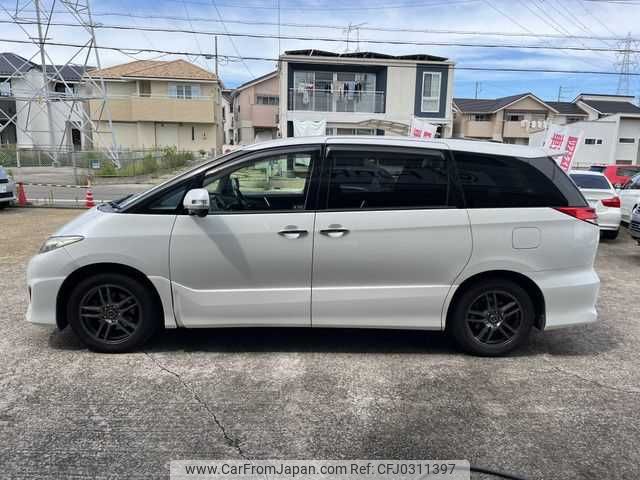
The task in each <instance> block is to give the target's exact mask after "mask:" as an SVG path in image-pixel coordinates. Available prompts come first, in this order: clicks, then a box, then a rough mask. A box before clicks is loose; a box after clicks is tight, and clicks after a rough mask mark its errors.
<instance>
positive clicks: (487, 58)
mask: <svg viewBox="0 0 640 480" xmlns="http://www.w3.org/2000/svg"><path fill="white" fill-rule="evenodd" d="M21 1H22V0H21ZM51 1H52V0H43V3H44V4H45V5H51ZM277 3H278V0H249V1H242V0H217V1H216V2H215V4H214V2H213V1H212V0H153V1H151V0H140V1H135V2H131V1H125V0H108V1H96V0H94V1H92V8H93V10H94V12H95V13H96V16H95V20H96V21H97V22H101V23H103V24H111V25H112V24H120V25H133V26H145V27H151V26H156V27H167V28H172V29H176V28H178V29H180V28H184V29H194V30H204V31H214V32H215V31H218V32H224V31H225V28H226V31H228V32H237V33H260V34H267V35H275V34H277V31H278V28H277V26H274V25H244V24H235V23H231V21H249V22H277V19H278V10H277V9H276V8H275V6H276V5H277ZM0 4H4V5H5V6H8V5H10V3H7V0H4V1H2V0H0ZM214 5H215V6H214ZM216 7H217V11H216ZM280 7H281V8H280V21H281V22H282V23H295V24H304V25H326V26H333V27H335V28H315V27H310V26H306V27H291V26H281V28H280V32H281V34H282V35H289V36H305V37H316V38H318V37H321V38H332V39H338V40H342V41H340V42H324V41H305V40H281V41H280V45H278V41H277V40H275V39H250V38H242V37H237V38H235V39H234V40H233V42H232V41H231V40H230V39H229V38H228V37H219V40H218V42H219V43H218V47H219V53H220V54H221V55H224V54H227V55H233V56H235V55H237V54H239V55H240V56H254V57H265V58H275V57H276V56H277V54H278V51H279V50H278V49H279V48H280V51H284V50H289V49H297V48H318V49H323V50H332V51H338V52H344V51H346V48H347V43H346V38H347V30H348V29H347V26H348V25H349V24H350V23H351V24H352V25H360V26H361V28H360V30H359V36H360V40H361V41H360V43H359V44H358V45H356V43H355V41H354V40H355V38H356V32H355V30H354V29H352V30H351V33H350V40H351V42H350V43H349V49H350V50H354V49H355V48H356V47H359V49H360V50H367V51H376V52H383V53H391V54H394V53H395V54H399V53H430V54H434V55H440V56H444V57H448V58H450V59H452V60H454V61H455V62H456V64H457V66H460V67H463V66H473V67H508V68H532V69H543V68H548V69H563V70H597V71H610V72H613V71H615V70H616V66H615V64H616V61H617V57H616V54H615V53H613V52H590V51H579V52H577V51H570V52H567V51H559V50H529V49H522V48H491V49H490V48H480V47H469V46H466V47H452V46H434V45H392V44H369V43H367V42H366V40H369V39H375V40H378V41H387V40H391V41H397V40H401V41H410V42H445V43H451V42H458V43H475V44H477V43H491V44H496V43H499V44H512V45H523V44H528V45H538V46H578V47H585V46H586V47H599V48H609V47H616V46H617V45H616V44H617V42H615V41H612V40H606V41H603V40H584V39H572V38H549V37H545V36H544V35H560V34H562V35H566V34H571V35H598V36H609V37H612V36H614V35H615V36H625V35H626V34H627V33H631V34H632V35H634V36H638V37H640V31H639V30H640V23H638V22H637V19H638V18H640V4H638V3H635V4H634V2H631V4H629V5H624V4H621V3H608V2H602V1H597V2H596V1H588V0H508V1H507V0H450V1H445V0H368V1H363V0H350V1H348V2H345V1H340V2H338V1H335V0H297V1H295V0H280ZM119 13H120V14H125V15H126V14H133V15H134V16H135V17H133V18H132V17H122V16H114V15H113V14H119ZM104 14H111V15H104ZM218 14H220V15H221V17H222V19H223V20H225V21H227V22H226V23H225V24H224V25H223V24H221V23H220V22H214V21H212V20H218V19H219V16H218ZM154 16H155V17H158V16H159V17H166V16H170V17H181V18H183V19H182V20H177V19H175V18H174V19H167V18H153V17H154ZM0 17H5V18H6V14H5V13H4V12H2V13H0ZM65 18H66V19H67V20H68V19H69V17H64V16H58V17H56V19H57V20H60V19H62V20H64V19H65ZM187 18H188V19H190V20H187ZM203 19H207V21H204V20H203ZM5 27H6V28H5ZM367 27H369V28H371V27H385V28H392V29H399V28H400V29H414V30H415V29H430V30H456V31H473V32H481V33H482V35H462V34H452V33H446V34H445V33H415V32H396V31H378V30H367V29H366V28H367ZM25 28H30V27H25ZM2 31H3V33H2V34H0V37H2V38H21V39H24V38H26V34H25V32H24V31H21V30H19V29H18V28H17V27H14V26H7V25H3V28H2ZM496 33H520V34H521V33H531V34H532V35H533V36H532V37H508V36H504V35H496ZM97 36H98V38H97V39H98V42H99V44H100V45H105V46H119V47H128V48H142V49H144V48H152V49H159V50H172V51H190V52H202V53H211V52H213V38H212V36H210V35H194V34H187V33H160V32H139V31H123V30H107V29H99V30H98V32H97ZM49 38H51V39H52V41H67V42H74V41H75V42H77V41H79V34H78V30H77V29H71V28H66V27H52V28H51V31H50V33H49ZM0 43H1V42H0ZM0 49H2V50H3V51H16V53H22V54H23V55H24V54H28V53H33V52H35V50H34V49H33V47H31V46H16V45H15V44H14V45H12V44H6V43H5V44H2V45H0ZM50 54H51V55H52V57H54V60H56V61H66V60H67V59H68V57H69V55H70V53H69V49H65V48H63V47H52V48H51V49H50ZM133 58H140V59H142V58H161V59H172V58H178V57H176V56H171V55H164V56H159V55H158V54H150V53H144V52H142V53H135V54H134V52H130V54H129V55H124V54H122V53H120V52H111V51H102V52H101V60H102V63H103V65H107V66H108V65H113V64H117V63H124V62H126V61H130V60H131V59H133ZM181 58H185V57H181ZM188 59H189V60H190V61H193V62H195V63H198V64H199V65H201V66H204V67H207V68H212V67H213V62H212V61H210V60H205V59H204V58H202V57H201V58H196V57H189V58H188ZM274 68H275V62H273V61H249V60H247V61H246V62H239V61H223V62H221V64H220V74H221V77H222V79H223V81H224V83H225V84H226V85H227V86H230V87H233V86H235V85H237V84H239V83H242V82H244V81H247V80H249V79H250V78H251V77H252V76H259V75H261V74H264V73H266V72H268V71H270V70H273V69H274ZM635 68H636V69H637V67H635ZM476 82H479V86H480V95H479V96H480V97H486V98H492V97H498V96H505V95H511V94H514V93H519V92H524V91H531V92H533V93H535V94H536V95H538V96H539V97H541V98H544V99H548V100H555V99H556V98H557V96H558V89H559V88H560V87H562V97H561V98H562V99H563V100H571V99H573V97H575V95H576V94H578V93H579V92H602V93H615V92H616V89H617V85H618V78H617V76H595V75H576V74H552V73H526V72H492V71H465V70H457V71H456V73H455V95H456V96H458V97H473V96H474V94H475V88H476ZM631 85H632V94H634V95H637V94H638V93H640V91H639V90H640V81H638V79H635V78H634V79H632V82H631Z"/></svg>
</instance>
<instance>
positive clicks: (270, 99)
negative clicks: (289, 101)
mask: <svg viewBox="0 0 640 480" xmlns="http://www.w3.org/2000/svg"><path fill="white" fill-rule="evenodd" d="M256 103H257V104H258V105H278V104H279V103H280V98H279V97H278V96H277V95H257V96H256Z"/></svg>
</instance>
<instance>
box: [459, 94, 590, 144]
mask: <svg viewBox="0 0 640 480" xmlns="http://www.w3.org/2000/svg"><path fill="white" fill-rule="evenodd" d="M453 110H454V123H453V136H454V137H459V138H473V139H479V140H493V141H497V142H504V143H513V144H520V145H527V144H529V137H530V136H531V135H532V134H534V133H536V132H541V131H544V130H545V129H546V128H547V124H548V123H549V122H551V123H555V124H558V125H566V124H569V123H574V122H577V121H580V120H583V119H586V118H587V117H588V114H587V112H585V111H584V110H583V109H582V108H580V106H579V105H577V104H575V103H572V102H545V101H543V100H541V99H539V98H538V97H536V96H535V95H534V94H532V93H529V92H527V93H520V94H517V95H510V96H508V97H501V98H495V99H476V98H454V99H453Z"/></svg>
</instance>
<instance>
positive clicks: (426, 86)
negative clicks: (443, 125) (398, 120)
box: [421, 72, 442, 112]
mask: <svg viewBox="0 0 640 480" xmlns="http://www.w3.org/2000/svg"><path fill="white" fill-rule="evenodd" d="M441 79H442V74H441V73H440V72H424V73H423V74H422V105H421V110H422V111H423V112H438V111H440V82H441Z"/></svg>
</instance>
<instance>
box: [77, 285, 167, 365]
mask: <svg viewBox="0 0 640 480" xmlns="http://www.w3.org/2000/svg"><path fill="white" fill-rule="evenodd" d="M67 319H68V321H69V325H71V328H72V329H73V331H74V332H75V334H76V335H77V336H78V337H79V338H80V340H82V342H83V343H84V344H85V345H87V347H89V348H90V349H91V350H94V351H96V352H104V353H120V352H127V351H131V350H133V349H134V348H136V347H140V346H142V345H143V344H144V343H145V342H146V341H147V340H149V338H151V336H152V335H153V334H154V333H155V332H156V331H157V330H158V327H159V326H160V309H159V307H158V305H157V301H156V298H155V297H154V295H153V293H152V292H151V291H150V289H149V288H148V287H147V286H146V285H143V284H142V283H140V282H139V281H138V280H136V279H134V278H132V277H129V276H127V275H123V274H120V273H100V274H97V275H92V276H90V277H87V278H85V279H83V280H82V281H81V282H79V283H78V284H77V285H76V287H75V288H74V289H73V291H72V292H71V295H70V296H69V301H68V303H67Z"/></svg>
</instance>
